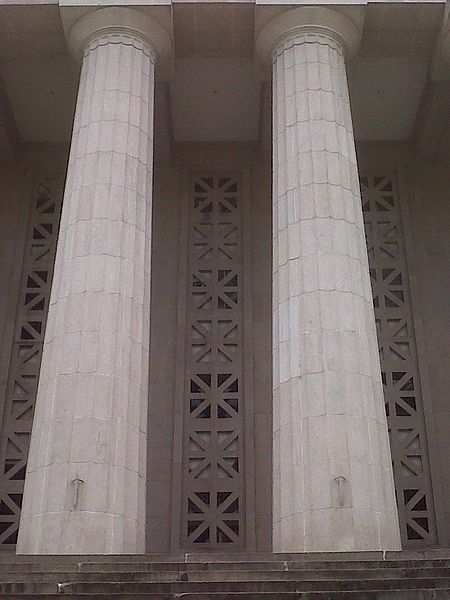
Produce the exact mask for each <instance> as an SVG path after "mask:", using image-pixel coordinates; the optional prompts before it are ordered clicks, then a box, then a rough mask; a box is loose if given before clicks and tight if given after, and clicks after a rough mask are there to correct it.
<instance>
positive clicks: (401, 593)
mask: <svg viewBox="0 0 450 600" xmlns="http://www.w3.org/2000/svg"><path fill="white" fill-rule="evenodd" d="M449 597H450V596H449V590H448V588H445V589H439V588H433V589H425V590H414V591H412V590H395V589H392V590H388V591H386V590H372V591H366V592H362V591H345V592H342V591H338V592H334V591H328V592H300V593H297V592H258V593H254V592H231V593H227V592H221V593H197V592H196V593H186V594H183V595H182V596H176V595H174V594H171V593H169V594H161V593H155V594H152V593H145V594H129V593H125V594H119V595H116V596H109V595H107V594H86V595H85V596H83V598H85V599H86V600H110V598H113V600H178V599H179V600H449ZM62 598H64V600H81V596H79V595H78V594H64V595H63V596H62V595H61V594H43V595H39V596H36V595H35V594H8V595H5V596H3V597H2V599H4V600H62Z"/></svg>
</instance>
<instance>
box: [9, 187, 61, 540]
mask: <svg viewBox="0 0 450 600" xmlns="http://www.w3.org/2000/svg"><path fill="white" fill-rule="evenodd" d="M61 201H62V192H61V182H60V181H55V180H50V179H45V180H44V179H43V180H41V181H40V182H39V183H38V184H37V186H36V189H35V192H34V195H33V198H32V206H31V211H30V217H29V225H28V232H27V238H26V245H25V249H24V259H23V265H22V273H21V280H20V290H19V298H18V305H17V312H16V321H15V328H14V334H13V335H14V337H13V342H12V348H11V354H10V363H9V372H8V380H7V387H6V395H5V398H4V402H3V403H1V405H0V409H1V410H2V415H1V416H2V421H1V429H0V433H1V436H0V443H1V445H0V544H1V545H3V546H9V547H10V548H11V549H12V550H13V549H14V545H15V543H16V541H17V532H18V527H19V518H20V508H21V505H22V495H23V487H24V482H25V473H26V465H27V459H28V449H29V444H30V435H31V427H32V424H33V414H34V405H35V402H36V392H37V383H38V378H39V369H40V366H41V357H42V347H43V342H44V333H45V325H46V322H47V312H48V305H49V300H50V287H51V282H52V276H53V264H54V261H55V251H56V240H57V235H58V228H59V217H60V211H61Z"/></svg>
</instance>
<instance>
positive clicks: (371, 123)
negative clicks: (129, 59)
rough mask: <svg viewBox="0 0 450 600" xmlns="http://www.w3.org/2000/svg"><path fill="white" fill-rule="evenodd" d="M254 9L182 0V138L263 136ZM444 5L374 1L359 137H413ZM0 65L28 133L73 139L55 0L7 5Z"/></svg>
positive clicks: (359, 80)
mask: <svg viewBox="0 0 450 600" xmlns="http://www.w3.org/2000/svg"><path fill="white" fill-rule="evenodd" d="M268 8H270V7H268ZM405 9H406V10H405ZM254 11H255V6H254V5H252V4H245V3H237V4H214V3H212V4H203V5H199V4H174V6H173V24H174V35H175V48H176V68H175V73H174V77H173V78H172V81H171V83H170V87H169V89H170V100H171V115H172V132H173V136H174V138H175V140H180V141H187V140H193V141H219V140H220V141H231V140H242V141H244V140H254V139H257V137H258V133H259V128H258V127H259V119H260V115H259V113H260V91H259V90H260V84H259V80H258V77H257V75H256V74H255V70H254V68H253V63H252V60H253V31H254V27H255V22H254ZM442 11H443V7H442V5H440V4H439V5H438V4H435V5H434V4H426V5H425V4H420V5H419V4H417V5H416V4H414V5H411V4H408V5H407V6H398V5H397V6H392V5H389V6H387V5H383V4H381V5H370V6H369V7H367V10H366V17H365V29H364V35H363V40H362V46H361V52H360V54H359V55H358V57H357V59H356V60H355V61H354V62H353V63H352V64H351V65H350V66H349V82H350V93H351V100H352V109H353V118H354V125H355V132H356V137H357V139H358V140H407V139H409V138H410V137H411V134H412V131H413V129H414V124H415V120H416V115H417V112H418V108H419V104H420V100H421V97H422V94H423V90H424V84H425V81H426V76H427V72H428V64H429V62H430V57H431V55H432V52H433V48H434V44H435V41H436V36H437V32H438V31H439V27H440V23H441V19H442ZM0 68H1V73H2V75H3V79H4V82H5V86H6V89H7V94H8V98H9V101H10V105H11V108H12V112H13V114H14V117H15V121H16V125H17V128H18V131H19V136H20V139H21V141H22V142H37V141H42V142H67V141H68V140H69V139H70V132H71V127H72V118H73V110H74V104H75V97H76V89H77V81H78V75H79V73H78V68H77V67H76V66H75V65H74V63H73V62H72V60H71V59H70V58H69V56H68V54H67V49H66V44H65V37H64V31H63V28H62V24H61V19H60V16H59V8H58V6H57V5H52V6H43V5H40V6H26V7H25V6H24V5H22V6H17V5H16V6H4V5H3V6H0Z"/></svg>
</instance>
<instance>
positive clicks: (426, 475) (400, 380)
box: [361, 176, 436, 547]
mask: <svg viewBox="0 0 450 600" xmlns="http://www.w3.org/2000/svg"><path fill="white" fill-rule="evenodd" d="M361 191H362V202H363V211H364V222H365V228H366V238H367V249H368V254H369V265H370V275H371V281H372V292H373V302H374V307H375V320H376V326H377V333H378V345H379V350H380V360H381V371H382V379H383V384H384V395H385V401H386V413H387V417H388V425H389V433H390V440H391V452H392V460H393V464H394V479H395V488H396V494H397V504H398V510H399V516H400V529H401V533H402V541H403V544H404V546H409V547H411V546H412V547H415V546H429V545H433V544H435V543H436V532H435V519H434V512H433V495H432V490H431V480H430V467H429V462H428V448H427V439H426V433H425V421H424V409H423V401H422V394H421V387H420V378H419V370H418V364H417V354H416V343H415V338H414V327H413V318H412V307H411V299H410V292H409V285H408V269H407V265H406V255H405V247H404V237H403V231H402V223H401V214H400V205H399V195H398V191H397V185H396V181H395V178H393V177H388V176H386V177H363V178H362V179H361Z"/></svg>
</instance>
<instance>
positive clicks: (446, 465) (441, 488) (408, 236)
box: [358, 144, 450, 546]
mask: <svg viewBox="0 0 450 600" xmlns="http://www.w3.org/2000/svg"><path fill="white" fill-rule="evenodd" d="M358 161H359V164H360V169H361V170H364V171H365V172H368V173H370V172H372V173H376V174H378V173H381V174H382V173H392V172H395V173H397V176H398V181H399V189H400V200H401V205H402V218H403V229H404V234H405V244H406V256H407V263H408V272H409V279H410V288H411V298H412V308H413V319H414V327H415V334H416V342H417V353H418V362H419V372H420V378H421V385H422V394H423V402H424V408H425V421H426V430H427V438H428V448H429V458H430V468H431V477H432V486H433V497H434V504H435V510H436V522H437V537H438V543H439V545H440V546H448V544H449V543H450V502H449V500H448V499H449V497H450V377H449V368H448V362H449V357H450V276H449V274H450V173H449V169H448V163H445V162H443V161H442V162H439V161H438V162H433V163H427V162H425V161H418V160H416V159H415V158H414V155H413V153H412V151H411V149H410V148H409V146H408V145H407V144H360V145H359V147H358Z"/></svg>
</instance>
